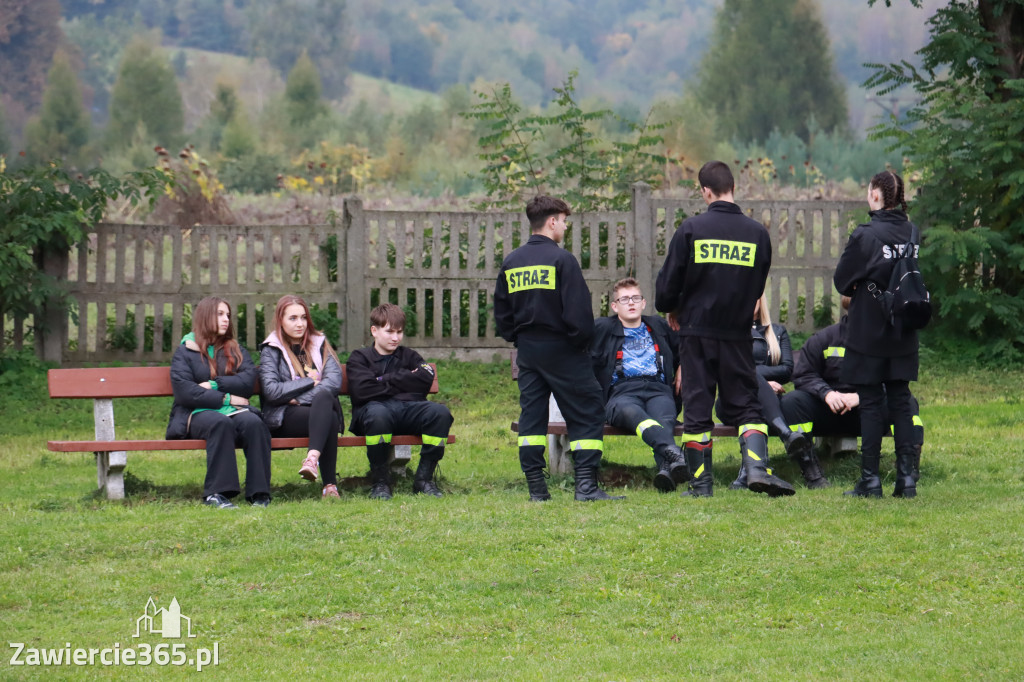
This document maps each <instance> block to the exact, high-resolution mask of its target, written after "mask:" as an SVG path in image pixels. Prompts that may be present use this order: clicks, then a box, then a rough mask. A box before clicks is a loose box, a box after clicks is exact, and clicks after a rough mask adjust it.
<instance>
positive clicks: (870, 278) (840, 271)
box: [833, 171, 919, 497]
mask: <svg viewBox="0 0 1024 682" xmlns="http://www.w3.org/2000/svg"><path fill="white" fill-rule="evenodd" d="M867 199H868V206H869V207H870V208H871V213H870V215H871V222H869V223H864V224H861V225H858V226H857V228H856V229H855V230H854V231H853V234H851V235H850V240H849V242H847V244H846V248H845V249H844V250H843V254H842V255H841V256H840V257H839V263H838V264H837V265H836V272H835V275H834V276H833V281H834V283H835V285H836V289H837V290H838V291H839V293H840V294H842V295H844V296H850V297H851V299H852V300H851V302H850V314H849V320H848V322H847V330H846V358H845V360H844V361H843V369H842V375H841V378H842V380H843V381H844V382H846V383H848V384H852V385H854V386H856V387H857V395H858V397H859V399H860V433H861V456H860V458H861V475H860V480H858V481H857V483H856V484H855V485H854V487H853V490H850V491H848V493H847V494H849V495H855V496H857V497H881V496H882V482H881V479H879V477H878V467H879V459H880V457H881V450H882V436H883V435H884V433H885V428H886V425H887V424H888V422H889V420H890V419H891V421H892V426H893V439H894V440H895V441H896V485H895V489H894V490H893V495H894V496H895V497H914V496H916V495H917V481H915V480H914V421H913V408H912V406H911V395H910V382H911V381H917V370H918V340H917V330H914V329H903V328H901V327H899V326H894V325H893V324H892V321H891V320H890V319H888V316H887V314H886V312H885V311H884V309H883V308H882V305H881V304H880V303H879V302H878V301H877V300H875V298H874V296H873V295H872V292H871V291H870V290H869V287H868V285H869V284H870V283H874V284H875V285H876V286H877V287H879V288H880V289H882V290H883V291H884V290H885V289H886V288H888V285H889V279H890V277H891V276H892V271H893V268H895V267H896V258H897V257H898V255H899V254H900V253H901V251H902V249H903V247H904V245H905V244H907V242H909V241H910V239H911V234H912V232H913V230H914V226H913V225H912V224H911V222H910V221H909V220H908V219H907V213H906V210H907V202H906V201H905V200H904V198H903V179H902V178H900V176H899V175H897V174H896V173H893V172H892V171H885V172H883V173H879V174H877V175H875V176H874V177H873V178H871V182H870V183H869V184H868V197H867ZM914 248H915V249H917V248H919V245H915V246H914ZM886 403H888V407H889V419H886V414H885V408H886Z"/></svg>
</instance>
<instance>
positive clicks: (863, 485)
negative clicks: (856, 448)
mask: <svg viewBox="0 0 1024 682" xmlns="http://www.w3.org/2000/svg"><path fill="white" fill-rule="evenodd" d="M843 494H844V495H852V496H854V497H881V496H882V481H881V479H879V478H878V455H875V456H873V457H867V456H865V455H863V454H861V456H860V480H859V481H857V482H856V483H855V484H854V485H853V490H847V491H846V492H845V493H843Z"/></svg>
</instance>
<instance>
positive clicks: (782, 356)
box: [729, 293, 829, 490]
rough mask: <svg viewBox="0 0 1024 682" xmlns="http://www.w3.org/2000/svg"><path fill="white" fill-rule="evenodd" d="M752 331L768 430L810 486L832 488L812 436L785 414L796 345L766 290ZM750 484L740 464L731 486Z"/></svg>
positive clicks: (761, 397) (755, 316)
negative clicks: (777, 318)
mask: <svg viewBox="0 0 1024 682" xmlns="http://www.w3.org/2000/svg"><path fill="white" fill-rule="evenodd" d="M750 334H751V336H752V337H753V342H754V364H755V365H756V366H757V398H758V401H759V402H760V403H761V409H762V410H763V411H764V416H765V419H767V420H768V433H769V434H771V435H773V436H777V437H778V438H779V440H781V441H782V444H783V445H785V447H786V453H787V454H788V455H789V456H790V457H792V458H793V459H794V460H795V461H796V462H797V463H798V464H799V465H800V471H801V472H802V473H803V477H804V482H805V483H807V487H808V488H827V487H829V482H828V479H826V478H825V476H824V475H823V474H822V473H821V465H820V464H819V463H818V458H817V456H815V454H814V448H813V447H812V443H811V440H810V438H808V437H806V436H805V435H804V434H803V433H802V432H800V431H799V430H792V429H791V428H790V427H789V425H788V422H787V421H786V419H785V418H784V417H783V414H782V407H781V405H780V404H779V398H780V397H781V396H783V395H784V394H785V393H786V389H785V388H783V387H782V385H783V384H786V383H789V380H790V378H791V377H792V376H793V346H792V344H790V341H789V332H788V331H786V328H785V327H784V326H782V325H781V324H775V323H774V322H772V317H771V313H770V312H769V310H768V299H767V297H766V296H765V295H764V294H763V293H762V294H761V298H759V299H758V300H757V305H755V306H754V324H753V326H752V327H751V328H750ZM746 487H747V476H746V470H745V469H744V468H743V467H740V473H739V476H737V477H736V480H735V481H733V482H732V484H731V485H730V486H729V488H730V489H731V490H739V489H742V488H746Z"/></svg>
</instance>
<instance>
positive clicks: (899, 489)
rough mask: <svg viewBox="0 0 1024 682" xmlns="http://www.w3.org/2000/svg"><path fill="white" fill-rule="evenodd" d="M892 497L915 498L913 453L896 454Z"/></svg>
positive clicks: (915, 482)
mask: <svg viewBox="0 0 1024 682" xmlns="http://www.w3.org/2000/svg"><path fill="white" fill-rule="evenodd" d="M892 496H893V497H908V498H909V497H917V480H916V479H915V478H914V451H913V450H907V451H906V452H905V453H903V454H900V453H899V452H897V453H896V487H895V488H894V489H893V491H892Z"/></svg>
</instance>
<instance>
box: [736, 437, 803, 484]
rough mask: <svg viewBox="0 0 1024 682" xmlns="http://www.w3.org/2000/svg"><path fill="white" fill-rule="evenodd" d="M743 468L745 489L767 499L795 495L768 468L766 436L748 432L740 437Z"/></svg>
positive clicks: (784, 482)
mask: <svg viewBox="0 0 1024 682" xmlns="http://www.w3.org/2000/svg"><path fill="white" fill-rule="evenodd" d="M740 449H741V452H742V454H743V468H744V469H746V471H747V488H749V489H750V490H753V491H754V492H755V493H767V494H768V496H769V497H781V496H783V495H795V494H796V490H795V489H794V488H793V486H792V485H790V484H789V483H787V482H786V481H783V480H782V479H781V478H779V477H778V476H776V475H775V474H773V473H772V470H771V469H769V468H768V436H766V435H764V434H763V433H761V432H760V431H754V430H750V431H747V432H746V433H745V434H744V435H741V436H740Z"/></svg>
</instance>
